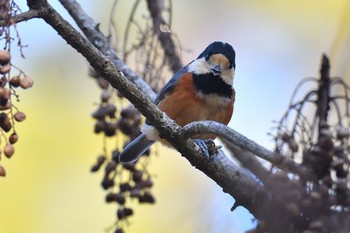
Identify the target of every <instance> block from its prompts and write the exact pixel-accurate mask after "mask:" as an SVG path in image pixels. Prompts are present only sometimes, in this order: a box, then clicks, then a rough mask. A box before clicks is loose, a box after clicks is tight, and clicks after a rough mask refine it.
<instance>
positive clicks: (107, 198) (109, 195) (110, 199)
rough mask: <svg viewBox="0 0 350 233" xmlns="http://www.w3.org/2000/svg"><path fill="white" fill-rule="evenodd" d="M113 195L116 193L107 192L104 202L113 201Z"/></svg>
mask: <svg viewBox="0 0 350 233" xmlns="http://www.w3.org/2000/svg"><path fill="white" fill-rule="evenodd" d="M115 195H116V194H115V193H108V194H107V195H106V202H107V203H110V202H113V201H114V199H115Z"/></svg>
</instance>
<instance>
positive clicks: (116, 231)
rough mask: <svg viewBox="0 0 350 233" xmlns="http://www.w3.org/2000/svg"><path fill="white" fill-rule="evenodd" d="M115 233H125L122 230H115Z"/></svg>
mask: <svg viewBox="0 0 350 233" xmlns="http://www.w3.org/2000/svg"><path fill="white" fill-rule="evenodd" d="M114 233H124V231H123V229H122V228H117V229H115V231H114Z"/></svg>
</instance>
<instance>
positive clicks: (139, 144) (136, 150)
mask: <svg viewBox="0 0 350 233" xmlns="http://www.w3.org/2000/svg"><path fill="white" fill-rule="evenodd" d="M154 143H155V142H154V141H151V140H148V139H147V138H146V136H145V135H144V134H141V135H140V136H138V137H137V138H136V139H135V140H133V141H132V142H131V143H130V144H129V145H127V146H126V147H125V148H124V150H123V151H122V152H121V153H120V155H119V161H120V162H122V163H129V162H135V161H136V160H137V159H138V158H140V156H141V155H142V154H143V153H145V152H146V150H147V149H148V148H150V147H151V146H152V145H153V144H154Z"/></svg>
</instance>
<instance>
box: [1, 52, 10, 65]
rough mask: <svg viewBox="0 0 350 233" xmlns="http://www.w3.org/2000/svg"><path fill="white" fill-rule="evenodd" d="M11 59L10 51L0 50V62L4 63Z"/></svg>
mask: <svg viewBox="0 0 350 233" xmlns="http://www.w3.org/2000/svg"><path fill="white" fill-rule="evenodd" d="M10 61H11V53H10V52H9V51H6V50H0V64H1V65H5V64H8V63H9V62H10Z"/></svg>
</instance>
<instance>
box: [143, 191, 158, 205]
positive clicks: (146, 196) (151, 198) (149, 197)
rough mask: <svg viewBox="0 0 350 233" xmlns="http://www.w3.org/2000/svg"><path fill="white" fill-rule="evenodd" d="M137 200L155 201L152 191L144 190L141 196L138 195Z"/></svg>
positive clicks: (152, 202) (144, 201) (151, 202)
mask: <svg viewBox="0 0 350 233" xmlns="http://www.w3.org/2000/svg"><path fill="white" fill-rule="evenodd" d="M139 202H140V203H150V204H154V203H155V202H156V199H155V198H154V196H153V194H152V193H150V192H148V191H146V192H145V193H144V194H143V195H142V196H140V197H139Z"/></svg>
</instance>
